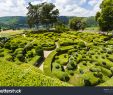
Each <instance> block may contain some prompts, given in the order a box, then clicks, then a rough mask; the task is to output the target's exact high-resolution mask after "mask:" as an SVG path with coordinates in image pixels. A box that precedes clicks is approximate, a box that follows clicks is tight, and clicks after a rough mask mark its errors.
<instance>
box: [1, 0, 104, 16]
mask: <svg viewBox="0 0 113 95" xmlns="http://www.w3.org/2000/svg"><path fill="white" fill-rule="evenodd" d="M26 1H28V0H0V16H21V15H22V16H23V15H26V13H27V9H26V6H27V5H26ZM29 1H30V0H29ZM42 2H53V3H54V4H55V5H56V6H57V8H58V9H59V10H60V15H66V16H92V15H95V14H96V12H97V11H98V10H99V5H100V3H101V2H102V0H34V1H33V2H32V4H39V3H42ZM85 4H87V5H86V6H90V7H92V10H91V9H88V8H86V6H85Z"/></svg>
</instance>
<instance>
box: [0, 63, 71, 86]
mask: <svg viewBox="0 0 113 95" xmlns="http://www.w3.org/2000/svg"><path fill="white" fill-rule="evenodd" d="M0 72H1V73H0V80H1V81H0V86H35V87H36V86H71V85H70V84H67V83H64V82H61V81H59V80H58V79H55V78H54V79H53V78H50V77H48V76H45V75H44V74H43V73H42V72H41V71H40V70H39V69H37V68H36V67H34V66H31V65H28V64H23V65H20V66H18V65H15V64H13V63H10V62H4V63H3V62H2V61H0Z"/></svg>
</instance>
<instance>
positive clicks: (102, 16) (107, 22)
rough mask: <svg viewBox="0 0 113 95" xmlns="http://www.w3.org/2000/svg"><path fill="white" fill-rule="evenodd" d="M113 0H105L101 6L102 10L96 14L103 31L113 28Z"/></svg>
mask: <svg viewBox="0 0 113 95" xmlns="http://www.w3.org/2000/svg"><path fill="white" fill-rule="evenodd" d="M112 4H113V1H112V0H104V1H103V2H102V4H101V6H100V8H101V12H98V13H97V15H96V20H97V21H98V22H99V26H100V29H101V30H102V31H107V32H108V31H111V30H113V18H112V16H113V6H112Z"/></svg>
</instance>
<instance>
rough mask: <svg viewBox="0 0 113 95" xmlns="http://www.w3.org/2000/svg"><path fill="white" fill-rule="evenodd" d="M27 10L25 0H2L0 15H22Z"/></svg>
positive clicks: (0, 0) (0, 2)
mask: <svg viewBox="0 0 113 95" xmlns="http://www.w3.org/2000/svg"><path fill="white" fill-rule="evenodd" d="M26 11H27V10H26V7H25V1H24V0H0V16H21V15H25V14H26Z"/></svg>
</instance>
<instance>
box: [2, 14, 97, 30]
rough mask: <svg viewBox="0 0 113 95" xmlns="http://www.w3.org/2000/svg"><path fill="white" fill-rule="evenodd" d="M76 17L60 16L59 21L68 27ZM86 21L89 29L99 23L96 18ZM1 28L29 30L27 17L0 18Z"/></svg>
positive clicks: (89, 18) (87, 18) (86, 19)
mask: <svg viewBox="0 0 113 95" xmlns="http://www.w3.org/2000/svg"><path fill="white" fill-rule="evenodd" d="M73 17H75V16H59V20H60V21H61V22H63V23H64V24H65V25H68V23H69V19H70V18H73ZM83 19H84V20H85V21H86V26H87V27H95V26H97V25H98V24H97V22H96V21H95V17H93V16H92V17H83ZM0 26H1V27H2V28H3V29H9V28H11V29H15V28H16V29H20V28H28V24H27V17H25V16H7V17H0Z"/></svg>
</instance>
